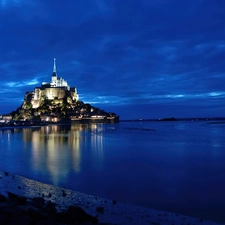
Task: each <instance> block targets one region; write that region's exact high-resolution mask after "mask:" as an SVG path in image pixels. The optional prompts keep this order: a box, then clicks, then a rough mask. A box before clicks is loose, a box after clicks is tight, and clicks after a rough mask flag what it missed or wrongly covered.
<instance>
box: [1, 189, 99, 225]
mask: <svg viewBox="0 0 225 225" xmlns="http://www.w3.org/2000/svg"><path fill="white" fill-rule="evenodd" d="M0 224H1V225H17V224H18V225H19V224H24V225H29V224H32V225H39V224H40V225H41V224H46V225H47V224H49V225H50V224H55V225H57V224H60V225H63V224H98V219H97V217H95V216H92V215H89V214H88V213H86V212H85V211H84V210H83V209H82V208H81V207H79V206H68V208H67V209H65V210H63V211H61V212H57V210H56V205H55V204H54V203H52V202H51V201H45V200H44V198H42V197H36V198H31V199H29V198H26V197H24V196H19V195H17V194H14V193H12V192H8V196H7V197H6V196H4V195H1V194H0Z"/></svg>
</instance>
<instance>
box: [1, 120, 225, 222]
mask: <svg viewBox="0 0 225 225" xmlns="http://www.w3.org/2000/svg"><path fill="white" fill-rule="evenodd" d="M0 170H2V171H8V172H12V173H16V174H19V175H22V176H25V177H28V178H31V179H35V180H38V181H42V182H46V183H49V184H53V185H57V186H61V187H66V188H70V189H72V190H76V191H80V192H85V193H88V194H92V195H98V196H101V197H106V198H109V199H115V200H118V201H123V202H127V203H132V204H137V205H141V206H146V207H151V208H155V209H162V210H167V211H170V212H177V213H183V214H186V215H191V216H197V217H201V218H204V219H210V220H215V221H219V222H225V216H224V211H225V194H224V190H225V124H223V123H221V124H210V123H207V121H199V122H196V121H195V122H192V121H184V122H182V121H180V122H143V123H140V122H121V123H119V124H72V125H66V126H55V125H53V126H44V127H35V128H23V129H18V128H14V129H2V130H0Z"/></svg>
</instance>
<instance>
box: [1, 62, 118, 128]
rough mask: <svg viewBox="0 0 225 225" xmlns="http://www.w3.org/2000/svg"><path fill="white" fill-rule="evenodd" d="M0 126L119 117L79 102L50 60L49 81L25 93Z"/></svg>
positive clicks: (101, 120)
mask: <svg viewBox="0 0 225 225" xmlns="http://www.w3.org/2000/svg"><path fill="white" fill-rule="evenodd" d="M0 119H1V123H13V124H15V123H24V121H25V122H26V123H29V124H30V122H31V123H37V122H48V123H58V122H65V121H67V122H68V121H76V122H102V123H116V122H119V116H118V115H116V114H115V113H112V112H105V111H104V110H102V109H99V108H96V107H94V106H92V105H90V104H88V103H84V102H82V101H80V100H79V95H78V93H77V89H76V88H75V87H70V86H69V85H68V83H67V81H66V80H64V79H63V78H62V77H61V78H59V77H58V75H57V72H56V59H54V66H53V74H52V77H51V81H50V82H42V85H41V86H40V87H35V88H34V90H33V91H30V92H27V93H26V94H25V96H24V101H23V103H22V105H21V106H20V107H19V108H17V109H16V110H15V111H13V112H11V113H10V114H8V115H3V116H1V118H0Z"/></svg>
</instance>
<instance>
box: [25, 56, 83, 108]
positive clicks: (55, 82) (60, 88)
mask: <svg viewBox="0 0 225 225" xmlns="http://www.w3.org/2000/svg"><path fill="white" fill-rule="evenodd" d="M65 96H70V98H71V99H72V100H75V101H77V100H78V98H79V96H78V93H77V89H76V88H75V87H72V88H71V87H70V86H69V85H68V83H67V81H65V80H64V79H63V78H62V77H61V78H59V77H58V76H57V72H56V59H55V58H54V65H53V74H52V79H51V82H43V83H42V85H41V87H36V88H34V91H33V92H27V93H26V95H25V97H24V100H28V101H30V102H31V104H32V108H38V107H39V106H40V104H41V101H43V100H44V99H48V100H54V99H55V100H57V99H58V100H62V99H63V98H64V97H65Z"/></svg>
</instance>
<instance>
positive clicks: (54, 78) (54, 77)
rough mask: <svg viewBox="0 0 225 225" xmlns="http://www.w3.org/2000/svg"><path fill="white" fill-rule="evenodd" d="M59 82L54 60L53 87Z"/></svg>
mask: <svg viewBox="0 0 225 225" xmlns="http://www.w3.org/2000/svg"><path fill="white" fill-rule="evenodd" d="M56 82H57V73H56V58H54V64H53V74H52V82H51V83H52V85H53V86H56Z"/></svg>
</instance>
